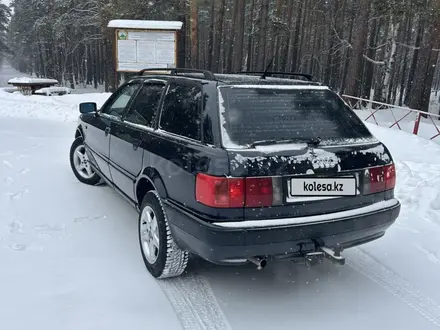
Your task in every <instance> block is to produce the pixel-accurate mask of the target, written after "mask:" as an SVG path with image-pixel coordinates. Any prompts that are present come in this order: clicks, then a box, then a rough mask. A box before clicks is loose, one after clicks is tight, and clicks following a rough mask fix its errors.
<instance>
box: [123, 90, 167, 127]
mask: <svg viewBox="0 0 440 330" xmlns="http://www.w3.org/2000/svg"><path fill="white" fill-rule="evenodd" d="M164 89H165V85H164V84H150V83H148V84H145V85H143V86H142V89H141V90H140V91H139V93H138V95H137V96H136V98H135V99H134V101H133V103H132V105H131V107H130V110H129V112H128V114H127V117H126V118H125V120H126V121H128V122H131V123H134V124H140V125H145V126H148V127H153V122H154V118H155V116H156V113H157V111H158V110H159V104H160V99H161V97H162V93H163V91H164Z"/></svg>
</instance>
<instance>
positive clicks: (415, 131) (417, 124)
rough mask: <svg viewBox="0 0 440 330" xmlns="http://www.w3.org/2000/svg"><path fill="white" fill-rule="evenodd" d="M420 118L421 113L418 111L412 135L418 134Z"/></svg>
mask: <svg viewBox="0 0 440 330" xmlns="http://www.w3.org/2000/svg"><path fill="white" fill-rule="evenodd" d="M421 118H422V114H421V113H420V112H418V113H417V119H416V122H415V123H414V130H413V134H414V135H417V134H419V125H420V119H421Z"/></svg>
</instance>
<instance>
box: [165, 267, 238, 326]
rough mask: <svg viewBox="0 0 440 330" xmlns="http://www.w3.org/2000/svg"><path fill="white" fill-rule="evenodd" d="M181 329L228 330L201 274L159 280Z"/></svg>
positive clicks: (209, 287)
mask: <svg viewBox="0 0 440 330" xmlns="http://www.w3.org/2000/svg"><path fill="white" fill-rule="evenodd" d="M158 283H159V285H160V287H161V289H162V290H163V292H164V293H165V294H166V296H167V298H168V300H169V301H170V302H171V304H172V306H173V308H174V310H175V312H176V314H177V317H178V318H179V320H180V322H181V324H182V327H183V329H184V330H190V329H191V330H199V329H200V330H205V329H206V330H231V329H232V328H231V326H230V324H229V322H228V321H227V319H226V316H225V315H224V313H223V311H222V310H221V308H220V306H219V304H218V302H217V299H216V298H215V295H214V292H213V291H212V289H211V286H210V285H209V283H208V281H207V280H206V279H205V278H204V277H203V276H200V275H197V274H190V275H185V276H182V277H177V278H172V279H166V280H159V281H158Z"/></svg>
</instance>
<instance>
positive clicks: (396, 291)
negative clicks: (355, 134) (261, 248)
mask: <svg viewBox="0 0 440 330" xmlns="http://www.w3.org/2000/svg"><path fill="white" fill-rule="evenodd" d="M107 97H108V95H107V94H87V95H66V96H61V97H50V98H49V97H43V96H32V97H24V96H21V95H17V94H7V93H1V92H0V210H2V211H3V212H2V214H1V217H0V261H1V265H0V329H7V330H22V329H23V330H29V329H38V330H40V329H45V330H59V329H63V330H64V329H72V330H73V329H75V330H78V329H80V330H83V329H84V330H85V329H97V330H98V329H99V330H100V329H105V330H113V329H115V330H116V329H118V330H119V329H130V330H137V329H139V330H140V329H246V330H247V329H289V330H291V329H320V328H326V329H330V330H333V329H334V330H336V329H337V330H345V329H350V330H352V329H356V330H360V329H365V330H367V329H368V330H370V329H386V328H395V329H399V330H402V329H408V330H412V329H424V330H425V329H427V330H429V329H437V328H438V327H440V289H439V279H440V146H438V145H436V144H434V143H432V142H429V141H428V140H425V139H421V138H419V137H416V136H413V135H410V134H407V133H405V132H400V131H397V130H390V129H387V128H382V127H377V126H374V125H369V127H370V129H371V130H372V132H373V133H374V134H375V135H376V136H377V137H378V138H379V139H381V140H382V141H384V142H385V143H386V145H387V146H388V147H389V148H390V150H391V152H392V154H393V156H394V157H395V159H396V163H397V170H398V184H397V191H396V193H397V197H398V198H399V199H400V201H401V202H402V204H403V208H402V213H401V216H400V218H399V219H398V221H397V223H396V224H395V225H394V226H393V227H392V228H391V229H390V230H389V232H388V234H387V235H386V236H385V237H384V238H382V239H380V240H378V241H376V242H373V243H370V244H367V245H364V246H362V247H361V248H355V249H352V250H348V251H346V253H345V255H346V256H347V257H348V261H347V265H346V266H344V267H338V266H335V265H332V264H330V263H325V264H323V265H320V266H317V267H315V268H312V269H307V268H306V267H305V266H300V265H294V264H292V263H289V262H277V263H272V264H269V265H268V266H267V268H266V269H265V270H263V271H260V272H258V271H257V270H256V269H255V266H253V265H249V266H244V267H232V266H231V267H220V266H215V265H211V264H209V263H207V262H204V261H201V260H192V261H191V263H190V265H189V268H188V270H189V274H188V275H185V276H183V277H182V278H178V279H172V280H167V281H156V280H153V279H152V278H151V276H149V274H148V273H147V271H146V270H145V267H144V266H143V263H142V259H141V256H140V252H139V247H138V242H137V236H136V235H137V233H136V229H137V228H136V217H137V215H136V212H135V211H134V210H133V209H132V208H131V207H130V206H128V205H127V204H126V202H125V201H124V200H123V199H122V198H120V197H119V196H118V195H117V194H116V193H115V192H114V191H112V190H111V189H110V188H108V187H106V186H100V187H88V186H85V185H82V184H80V183H79V182H78V181H77V180H76V178H75V177H74V176H73V174H72V173H71V170H70V166H69V162H68V150H69V147H70V144H71V142H72V140H73V134H74V129H75V121H76V118H77V113H78V110H77V105H78V103H80V102H83V101H95V102H98V103H103V102H104V101H105V99H106V98H107Z"/></svg>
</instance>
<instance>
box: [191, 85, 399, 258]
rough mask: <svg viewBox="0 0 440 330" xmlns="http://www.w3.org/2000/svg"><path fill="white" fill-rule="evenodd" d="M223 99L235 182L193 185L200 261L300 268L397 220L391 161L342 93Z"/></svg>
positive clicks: (228, 89)
mask: <svg viewBox="0 0 440 330" xmlns="http://www.w3.org/2000/svg"><path fill="white" fill-rule="evenodd" d="M218 98H219V110H218V111H219V116H220V122H221V137H222V146H223V148H225V150H226V151H227V154H228V158H229V159H228V161H229V173H224V175H219V174H218V173H216V174H215V175H213V174H208V173H203V172H201V173H198V174H197V176H196V187H195V197H196V200H197V202H198V203H199V204H200V206H201V207H202V208H203V210H204V214H205V216H201V217H197V216H193V217H194V219H195V220H196V222H197V227H196V228H195V229H194V230H195V233H193V236H194V237H198V238H200V239H199V242H198V243H197V247H196V248H193V249H196V250H197V251H196V253H198V254H200V255H202V257H204V258H206V259H208V260H211V261H213V262H233V261H238V260H255V259H254V258H267V257H275V258H292V259H293V258H298V257H304V256H305V255H308V254H310V253H314V252H316V251H318V250H320V249H328V248H329V249H338V250H342V249H345V248H348V247H352V246H356V245H359V244H363V243H366V242H369V241H372V240H374V239H377V238H379V237H381V236H383V235H384V234H385V231H386V230H387V229H388V227H389V226H391V225H392V223H393V222H394V221H395V220H396V218H397V217H398V215H399V212H400V204H399V202H398V201H397V200H396V199H395V198H394V187H395V183H396V171H395V165H394V162H393V159H392V156H391V154H390V153H389V151H388V149H387V148H386V146H384V145H383V144H382V143H381V142H380V141H378V140H376V139H375V138H374V137H373V136H372V135H371V133H370V132H369V131H368V129H367V128H366V127H365V125H364V124H363V123H362V121H361V120H360V119H359V118H358V117H357V116H356V115H355V113H354V112H353V111H352V110H351V109H350V108H349V107H348V106H347V105H346V104H345V103H344V102H343V100H342V99H341V98H340V97H339V96H338V95H337V94H335V93H334V92H332V91H330V90H329V89H328V88H326V87H322V86H313V85H283V86H279V85H276V86H274V85H224V86H220V87H219V88H218ZM231 211H234V213H231ZM207 213H208V215H209V214H210V216H206V214H207ZM222 214H224V215H230V214H234V217H230V216H222Z"/></svg>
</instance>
